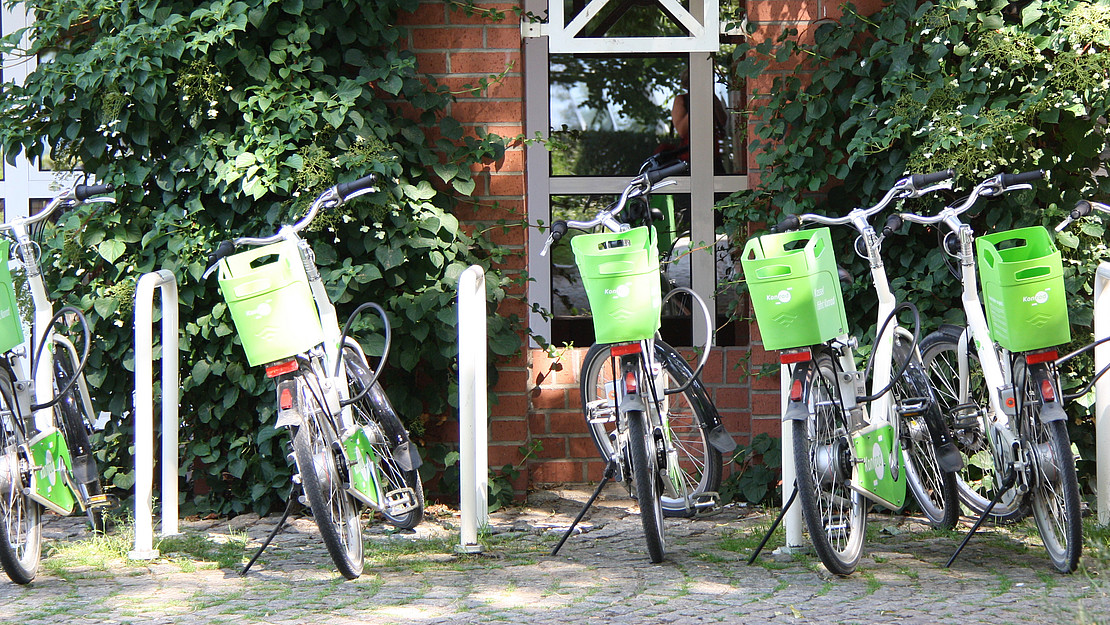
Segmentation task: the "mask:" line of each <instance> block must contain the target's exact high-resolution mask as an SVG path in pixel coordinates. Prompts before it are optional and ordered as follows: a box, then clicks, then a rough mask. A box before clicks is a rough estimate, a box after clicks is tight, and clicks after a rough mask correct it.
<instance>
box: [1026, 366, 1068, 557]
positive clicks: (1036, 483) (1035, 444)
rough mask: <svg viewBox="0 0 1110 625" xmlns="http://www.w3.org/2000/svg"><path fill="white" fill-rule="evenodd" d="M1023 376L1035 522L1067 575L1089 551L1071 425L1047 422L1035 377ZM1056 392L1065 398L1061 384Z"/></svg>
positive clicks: (1031, 499) (1051, 553)
mask: <svg viewBox="0 0 1110 625" xmlns="http://www.w3.org/2000/svg"><path fill="white" fill-rule="evenodd" d="M1017 375H1019V376H1020V377H1021V378H1025V383H1024V386H1025V389H1026V392H1025V398H1026V399H1025V406H1024V410H1023V411H1022V419H1021V430H1022V431H1021V440H1022V445H1023V446H1025V447H1026V449H1027V450H1028V451H1029V452H1030V453H1029V455H1030V457H1031V458H1032V459H1033V463H1032V464H1033V467H1032V471H1033V479H1031V480H1030V482H1031V488H1030V491H1029V501H1030V504H1031V507H1032V511H1033V520H1034V521H1035V522H1036V525H1037V531H1038V532H1040V534H1041V540H1042V541H1043V542H1044V547H1045V550H1046V551H1048V557H1049V559H1050V560H1051V561H1052V565H1053V566H1054V567H1056V570H1058V571H1060V572H1061V573H1071V572H1072V571H1074V570H1075V568H1076V566H1078V564H1079V554H1080V551H1081V550H1082V549H1083V525H1082V520H1081V519H1080V514H1081V508H1080V502H1079V482H1078V479H1077V477H1076V474H1075V459H1074V456H1073V455H1072V451H1071V440H1070V438H1069V437H1068V428H1067V423H1066V422H1065V421H1049V422H1047V423H1046V422H1044V421H1042V420H1041V415H1040V409H1041V405H1040V402H1039V401H1038V400H1037V398H1036V395H1035V393H1036V389H1034V388H1033V380H1032V376H1029V375H1020V374H1017ZM1053 386H1055V387H1056V388H1055V389H1054V391H1055V394H1056V397H1059V396H1060V390H1059V384H1058V383H1056V382H1053Z"/></svg>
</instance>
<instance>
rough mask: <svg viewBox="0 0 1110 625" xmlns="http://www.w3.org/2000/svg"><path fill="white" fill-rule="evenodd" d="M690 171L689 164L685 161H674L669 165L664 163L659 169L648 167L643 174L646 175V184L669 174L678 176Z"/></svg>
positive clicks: (657, 180)
mask: <svg viewBox="0 0 1110 625" xmlns="http://www.w3.org/2000/svg"><path fill="white" fill-rule="evenodd" d="M688 171H690V164H689V163H687V162H686V161H675V162H673V163H671V164H670V165H665V166H663V167H660V168H659V169H650V170H648V172H647V173H646V174H645V175H646V176H647V181H648V184H655V183H656V182H659V181H660V180H662V179H664V178H670V177H671V176H678V175H680V174H684V173H686V172H688Z"/></svg>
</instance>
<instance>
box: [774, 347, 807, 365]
mask: <svg viewBox="0 0 1110 625" xmlns="http://www.w3.org/2000/svg"><path fill="white" fill-rule="evenodd" d="M812 359H813V356H812V355H811V354H810V353H809V350H808V349H803V350H802V351H800V352H779V362H781V363H782V364H784V365H792V364H794V363H796V362H807V361H809V360H812Z"/></svg>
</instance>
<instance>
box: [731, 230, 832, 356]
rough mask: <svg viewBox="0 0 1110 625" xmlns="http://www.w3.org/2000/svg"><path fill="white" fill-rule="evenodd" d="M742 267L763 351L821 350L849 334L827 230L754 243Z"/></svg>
mask: <svg viewBox="0 0 1110 625" xmlns="http://www.w3.org/2000/svg"><path fill="white" fill-rule="evenodd" d="M740 264H741V266H742V267H743V268H744V277H745V279H746V280H747V282H748V291H749V293H750V294H751V298H752V308H754V309H755V318H756V321H758V322H759V332H760V334H761V335H762V337H763V347H764V348H765V349H768V350H775V349H791V348H794V347H804V346H806V345H817V344H819V343H824V342H825V341H827V340H829V339H831V338H834V337H837V336H840V335H841V334H846V333H847V332H848V322H847V320H846V317H845V315H844V294H843V293H841V291H840V279H839V275H838V274H837V270H836V258H835V257H834V256H833V250H832V238H831V236H830V234H829V229H828V228H817V229H814V230H799V231H797V232H784V233H781V234H766V235H763V236H761V237H758V238H755V239H750V240H748V243H747V245H745V246H744V255H743V256H742V257H741V258H740Z"/></svg>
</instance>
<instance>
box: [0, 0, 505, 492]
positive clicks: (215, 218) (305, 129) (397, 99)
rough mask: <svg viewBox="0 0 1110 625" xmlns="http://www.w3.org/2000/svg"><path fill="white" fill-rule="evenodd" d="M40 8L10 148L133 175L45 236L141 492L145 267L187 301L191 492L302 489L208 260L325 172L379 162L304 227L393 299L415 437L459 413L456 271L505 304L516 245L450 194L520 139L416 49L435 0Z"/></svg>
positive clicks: (60, 293)
mask: <svg viewBox="0 0 1110 625" xmlns="http://www.w3.org/2000/svg"><path fill="white" fill-rule="evenodd" d="M23 4H24V6H25V8H26V10H27V11H28V13H30V14H33V15H35V16H36V19H35V22H34V25H33V26H31V27H30V28H29V29H27V30H26V31H20V32H17V33H15V34H14V35H12V36H10V37H8V38H6V39H5V40H4V42H3V45H4V51H5V52H6V53H8V54H18V55H24V56H26V57H38V58H40V59H42V60H43V61H44V62H41V63H39V64H38V66H37V69H35V70H34V71H33V72H32V73H31V74H30V76H28V78H27V80H26V81H25V82H24V84H23V85H12V84H7V85H5V90H6V93H5V97H4V98H3V100H2V102H0V146H2V148H3V150H4V154H5V155H6V156H7V158H9V159H11V158H13V157H14V156H15V155H16V154H18V153H21V152H22V153H23V154H25V155H26V156H27V157H29V158H31V159H35V158H39V157H42V156H44V155H46V154H50V155H51V157H52V158H53V159H54V161H56V162H57V163H60V164H61V165H63V166H66V167H70V166H75V167H79V168H80V169H82V170H83V171H84V172H85V173H86V174H88V175H89V176H91V177H94V178H95V179H96V180H98V181H104V182H110V183H112V184H114V185H115V186H116V188H117V191H116V198H117V200H118V203H117V204H115V205H114V206H112V207H110V208H104V206H106V205H98V207H96V208H88V209H85V208H82V209H79V210H76V211H74V212H72V213H70V214H67V215H63V216H62V217H61V218H60V219H59V221H58V223H57V224H56V227H54V228H52V229H50V233H49V234H48V236H47V239H46V240H45V241H44V244H43V257H44V259H45V262H46V263H47V264H49V265H50V272H51V275H50V276H49V277H48V280H47V284H48V285H52V286H53V287H55V290H56V292H55V295H56V296H57V297H59V298H61V299H63V300H68V301H70V302H71V303H74V304H76V305H78V306H79V307H80V308H81V309H82V310H84V311H86V313H87V315H88V318H89V322H90V323H91V325H92V330H93V332H94V335H95V345H94V349H93V350H92V356H91V358H90V363H89V368H88V374H89V382H90V384H91V386H92V387H93V389H92V390H93V395H94V397H96V398H97V399H98V404H99V405H98V409H106V410H110V411H111V413H112V414H113V416H114V418H113V420H112V422H111V423H110V424H109V425H108V426H107V428H106V429H105V431H104V432H102V433H101V434H100V435H99V439H98V440H97V441H96V443H97V449H98V450H99V451H98V460H99V461H100V463H101V465H102V468H103V469H104V473H105V477H106V479H107V482H108V484H109V485H110V486H113V487H115V488H117V489H119V490H118V491H117V492H119V493H120V494H123V495H125V494H126V492H124V490H123V489H128V488H129V487H130V486H131V485H132V483H133V480H134V476H133V475H132V474H131V472H130V469H129V468H128V467H130V466H133V462H132V459H131V457H130V453H131V452H130V449H129V441H130V432H131V424H130V422H129V421H128V420H127V415H128V413H129V411H130V410H131V405H130V403H131V389H132V385H133V378H132V376H131V375H130V374H129V372H130V371H132V370H133V368H134V352H133V340H132V338H131V332H132V330H131V327H132V322H131V302H132V299H133V291H134V285H135V282H136V281H137V279H138V277H139V276H140V275H141V274H142V273H145V272H148V271H152V270H156V269H169V270H170V271H172V272H173V273H174V274H175V275H176V276H177V279H178V281H179V284H180V298H181V306H182V313H181V318H182V345H181V347H182V360H183V376H182V380H181V386H182V390H183V392H184V394H183V399H182V410H181V414H182V419H183V433H184V434H183V436H184V438H185V440H184V442H183V449H182V458H183V474H184V477H186V478H188V486H189V489H188V491H187V494H186V495H185V497H186V502H185V503H186V506H187V507H188V508H192V509H195V510H198V511H215V512H221V513H236V512H241V511H245V510H248V509H252V508H253V509H255V510H259V511H265V510H267V509H269V508H272V507H274V506H275V505H276V504H277V503H278V502H280V501H282V500H283V498H284V497H285V494H286V492H287V489H288V483H289V468H288V465H287V462H286V460H285V450H284V448H283V444H282V440H283V437H281V436H279V433H278V432H277V431H276V430H275V429H274V428H273V427H272V424H273V422H274V414H273V405H274V401H273V398H272V397H271V396H270V394H271V393H272V392H273V390H272V383H271V382H270V381H268V380H266V379H265V377H264V376H263V374H262V372H261V371H259V370H257V369H255V368H249V367H248V366H247V364H246V360H245V358H244V354H243V352H242V348H241V347H240V345H239V342H238V339H237V338H236V337H235V334H234V330H233V327H232V323H231V318H230V316H229V314H228V311H227V307H226V306H225V305H224V304H223V302H222V300H221V299H220V297H219V294H218V289H217V287H216V284H215V280H214V279H213V280H209V281H205V280H204V279H203V277H202V274H203V273H204V271H205V268H206V265H207V262H208V261H207V259H208V254H209V252H210V250H212V249H213V248H214V247H215V245H216V243H217V242H218V241H221V240H225V239H228V238H231V237H234V236H238V235H250V236H266V235H269V234H271V233H273V232H275V231H276V230H277V228H278V226H279V225H280V224H281V223H290V222H291V221H293V220H295V219H296V218H297V217H299V216H300V215H301V214H303V212H304V210H305V208H306V206H307V203H308V202H309V201H310V200H311V199H312V198H313V197H315V195H316V194H318V193H319V192H320V191H322V190H323V189H324V188H326V187H328V186H330V185H332V184H335V183H336V182H337V181H346V180H351V179H354V178H356V177H359V176H362V175H366V174H368V173H370V172H376V173H378V174H379V175H381V177H382V179H383V180H384V181H385V182H384V184H383V185H382V187H381V190H380V191H379V192H377V193H375V194H372V195H370V196H366V197H365V198H361V199H359V200H356V201H354V202H352V203H350V204H348V205H345V206H344V207H342V209H341V210H339V211H335V212H332V213H328V214H324V215H322V216H321V217H320V218H319V220H318V222H317V223H316V224H314V226H316V225H317V224H318V227H316V228H315V230H314V231H313V232H311V233H307V235H306V238H307V239H308V240H309V241H310V242H311V244H312V245H313V247H314V249H315V252H316V261H317V263H318V264H319V266H320V268H321V271H322V273H323V279H324V282H325V284H326V285H328V289H329V292H330V295H331V296H332V298H333V300H334V301H335V302H337V306H338V307H339V311H340V315H341V317H343V315H344V314H345V312H347V313H349V312H350V311H351V310H353V308H355V306H356V305H357V304H358V303H361V302H363V301H368V300H372V301H377V302H380V303H381V304H382V305H383V306H385V308H386V310H387V311H388V314H389V318H390V322H391V325H392V327H393V348H392V351H391V357H390V359H389V368H388V370H387V372H386V374H385V377H384V381H385V384H386V386H387V388H388V392H389V395H390V397H391V398H392V400H393V402H394V404H395V405H396V407H397V409H398V411H399V412H400V413H401V414H402V417H403V418H404V419H405V420H406V421H407V423H408V425H409V426H410V428H412V429H413V431H414V433H415V434H416V435H417V436H419V434H420V433H421V431H422V427H423V423H424V422H425V421H426V420H427V418H428V415H440V414H443V413H445V412H447V411H449V408H450V407H449V402H450V401H451V400H450V399H449V398H450V397H452V396H453V393H452V389H451V382H450V380H452V379H455V377H456V376H455V375H454V373H453V369H454V367H455V364H456V351H457V347H456V344H457V343H456V339H457V337H456V328H455V324H456V321H455V319H456V314H455V310H454V307H453V303H454V293H455V285H456V282H457V278H458V275H459V274H460V273H461V272H462V270H463V269H465V268H466V267H467V266H468V265H470V264H475V263H477V264H480V265H482V266H484V267H485V268H486V269H487V276H489V277H488V278H487V291H488V293H489V295H490V298H491V300H492V301H493V302H494V303H496V302H498V301H500V300H501V299H503V298H504V296H505V291H504V288H503V287H504V286H505V284H506V283H505V280H504V279H503V278H502V277H500V276H499V275H498V274H497V273H496V272H492V273H491V272H490V271H489V270H490V269H491V265H492V264H494V263H495V262H496V261H497V260H499V259H500V257H501V254H502V253H503V252H502V251H501V250H500V249H499V248H498V247H496V246H494V245H492V244H490V243H489V242H488V241H486V240H485V239H483V238H481V237H480V236H477V235H472V234H468V231H467V230H466V229H465V228H464V227H462V226H461V225H460V224H459V221H458V220H457V219H456V218H455V217H454V216H453V215H452V213H451V206H452V196H455V195H464V196H465V195H469V194H470V193H471V192H472V191H473V189H474V187H475V182H474V180H472V178H471V167H470V166H471V164H473V163H475V162H478V161H480V160H482V159H497V158H499V157H500V156H501V155H502V154H503V150H504V146H503V142H502V140H501V139H500V138H498V137H496V136H490V135H481V134H477V135H475V134H474V133H472V132H469V131H468V132H464V129H463V127H462V125H461V124H459V123H458V122H457V121H455V120H453V119H451V118H450V117H449V116H446V115H445V114H444V111H445V107H446V106H447V104H448V103H449V102H450V99H451V97H452V96H451V94H450V93H449V92H448V91H447V89H446V88H445V87H441V86H438V85H437V84H436V83H435V81H434V80H432V79H430V78H429V77H428V76H424V75H421V74H420V73H419V72H418V71H417V68H416V62H415V59H414V56H413V55H412V54H411V53H408V52H406V51H405V50H404V49H403V46H402V45H401V39H402V34H403V30H402V29H401V28H399V27H397V26H395V24H396V22H397V20H396V19H395V18H396V15H397V13H398V12H399V11H412V10H415V9H416V7H417V4H418V3H417V2H416V0H373V1H370V0H364V1H355V0H332V1H329V2H324V1H323V0H210V1H206V2H195V1H194V0H176V1H175V0H161V1H152V0H150V1H148V0H123V1H122V2H117V1H112V2H107V1H104V0H69V1H67V2H57V1H56V0H27V1H26V2H24V3H23ZM28 41H30V43H27V42H28ZM432 126H435V127H436V128H437V136H438V137H439V138H437V139H436V140H434V141H433V140H432V139H431V138H429V135H428V133H427V132H426V129H427V128H429V127H432ZM515 325H516V321H515V320H514V319H512V318H502V317H498V316H492V317H491V318H490V333H491V349H492V350H493V351H494V353H495V354H499V355H507V354H511V353H514V352H515V351H516V350H517V349H518V348H519V344H520V343H519V339H518V334H517V330H516V327H515ZM380 330H381V328H380V327H378V326H377V324H376V323H375V322H374V320H373V319H364V320H363V321H361V322H360V324H358V325H356V329H355V334H356V336H358V337H359V338H360V339H361V340H362V343H363V345H364V346H366V347H367V350H368V352H369V353H371V354H380V352H381V350H382V346H383V343H384V340H383V337H382V335H381V332H380Z"/></svg>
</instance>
